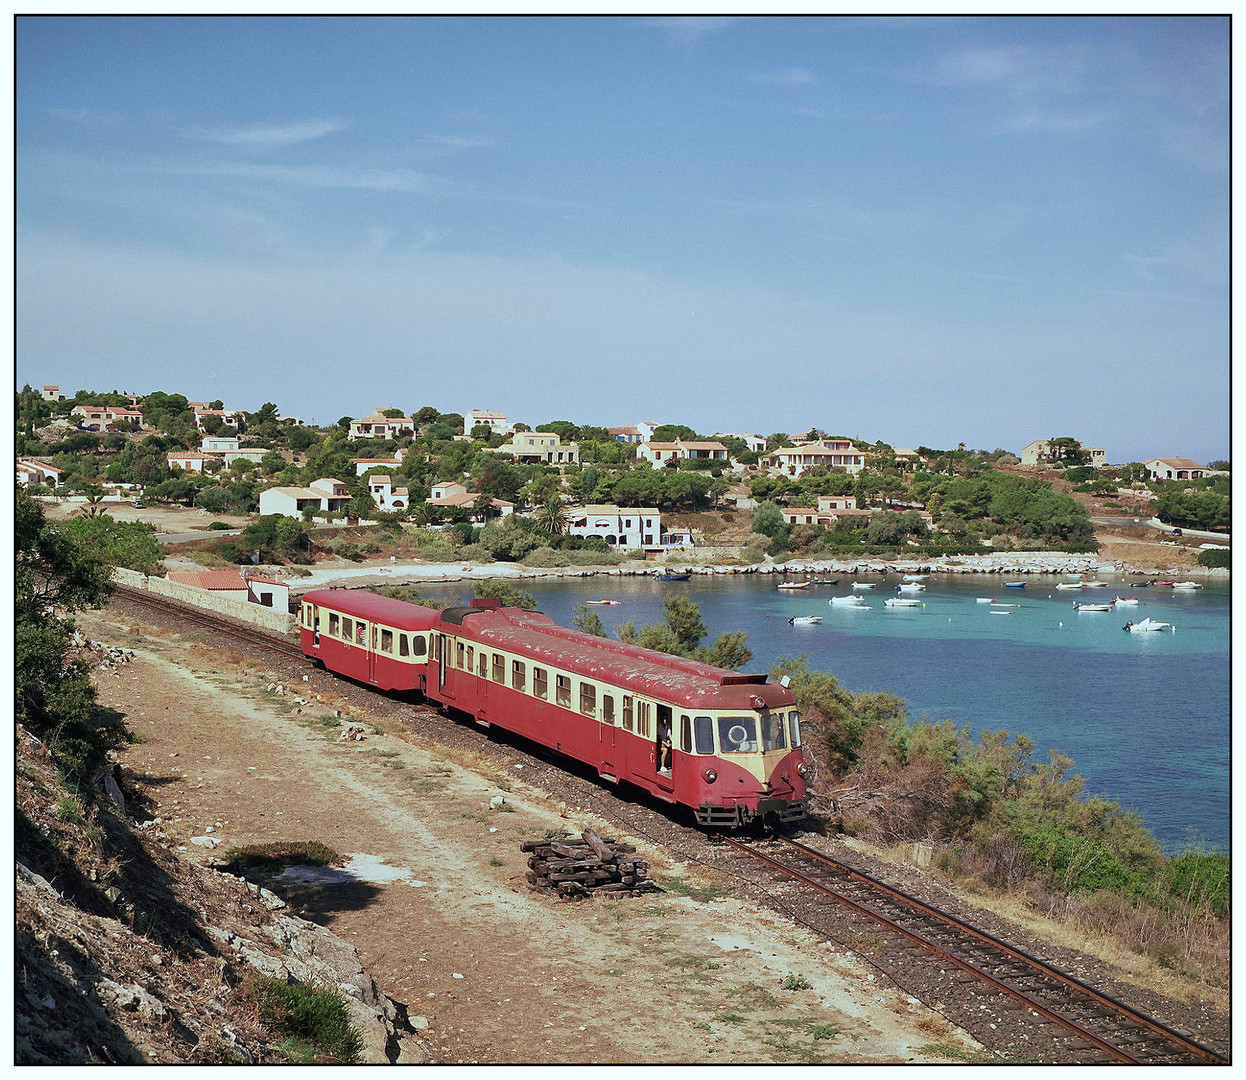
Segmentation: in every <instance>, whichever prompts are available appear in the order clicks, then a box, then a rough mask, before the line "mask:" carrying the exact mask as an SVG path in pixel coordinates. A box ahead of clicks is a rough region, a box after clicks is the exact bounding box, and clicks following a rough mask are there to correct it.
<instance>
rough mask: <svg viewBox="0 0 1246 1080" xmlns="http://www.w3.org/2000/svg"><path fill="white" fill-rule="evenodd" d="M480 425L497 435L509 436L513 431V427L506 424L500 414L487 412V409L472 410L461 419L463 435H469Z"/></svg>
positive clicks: (504, 418)
mask: <svg viewBox="0 0 1246 1080" xmlns="http://www.w3.org/2000/svg"><path fill="white" fill-rule="evenodd" d="M482 425H483V426H484V427H487V428H488V429H489V430H490V431H492V432H494V433H495V434H498V435H509V434H510V433H511V431H513V430H514V425H513V424H509V423H507V421H506V417H505V416H504V415H503V414H502V413H496V412H489V411H488V410H487V409H472V411H471V412H469V413H468V414H467V415H466V416H464V417H463V434H464V435H470V434H471V433H472V428H475V427H480V426H482Z"/></svg>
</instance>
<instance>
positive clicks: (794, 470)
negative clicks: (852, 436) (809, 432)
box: [762, 439, 865, 476]
mask: <svg viewBox="0 0 1246 1080" xmlns="http://www.w3.org/2000/svg"><path fill="white" fill-rule="evenodd" d="M762 463H763V464H764V465H765V466H766V468H768V469H774V470H775V471H777V472H780V473H782V474H783V475H784V476H801V475H803V474H804V473H806V472H807V471H808V470H810V469H812V468H815V467H817V466H819V465H824V466H826V467H827V468H828V469H844V470H845V471H847V472H849V473H853V474H855V473H859V472H860V471H861V470H862V469H864V468H865V454H863V453H862V452H861V451H860V450H858V449H857V448H856V447H855V446H853V445H852V443H850V442H849V441H848V440H847V439H819V440H818V441H817V442H811V443H802V444H801V445H800V446H785V447H783V448H782V449H779V450H773V451H771V452H770V453H769V454H767V455H766V456H765V457H764V458H762Z"/></svg>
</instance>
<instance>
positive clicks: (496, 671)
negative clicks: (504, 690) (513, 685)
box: [493, 653, 506, 683]
mask: <svg viewBox="0 0 1246 1080" xmlns="http://www.w3.org/2000/svg"><path fill="white" fill-rule="evenodd" d="M493 681H494V682H500V683H505V682H506V657H505V656H503V655H502V654H501V653H494V654H493Z"/></svg>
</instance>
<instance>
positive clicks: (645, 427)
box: [606, 420, 659, 443]
mask: <svg viewBox="0 0 1246 1080" xmlns="http://www.w3.org/2000/svg"><path fill="white" fill-rule="evenodd" d="M658 426H659V425H657V424H654V423H652V422H650V421H646V420H641V421H638V422H637V423H635V424H624V425H623V426H622V427H612V428H607V429H606V430H607V431H609V432H610V434H611V435H613V436H614V437H615V438H616V439H617V440H618V441H619V442H623V443H644V442H649V441H650V440H651V439H652V438H653V433H654V432H655V431H656V430H657V429H658Z"/></svg>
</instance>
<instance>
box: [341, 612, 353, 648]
mask: <svg viewBox="0 0 1246 1080" xmlns="http://www.w3.org/2000/svg"><path fill="white" fill-rule="evenodd" d="M342 640H343V641H345V642H346V643H347V644H350V643H351V642H353V641H354V640H355V620H354V619H351V618H348V617H347V616H345V615H343V616H342Z"/></svg>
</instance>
